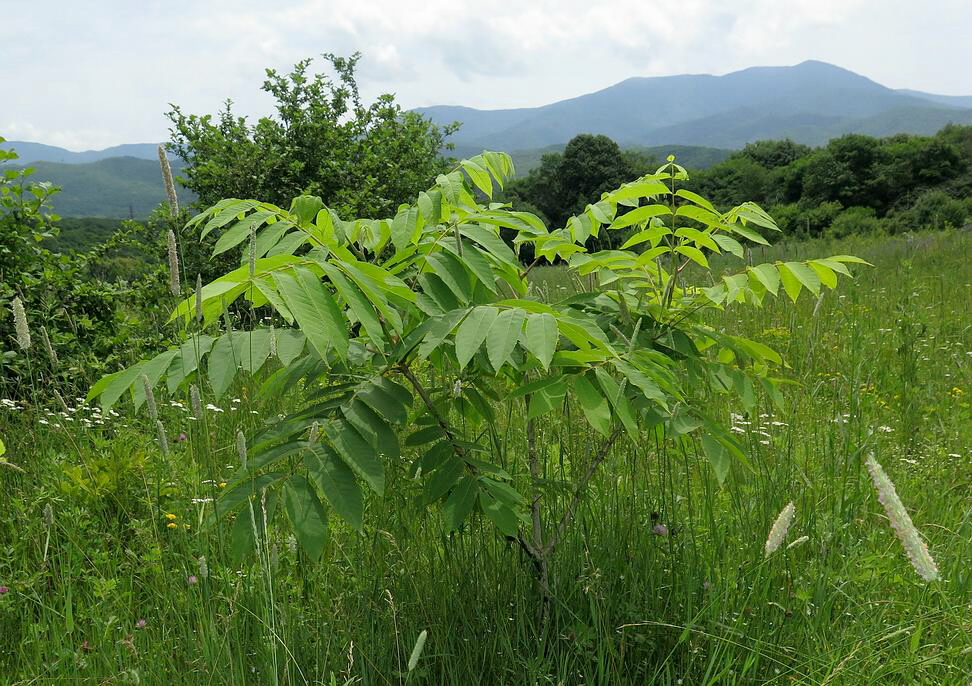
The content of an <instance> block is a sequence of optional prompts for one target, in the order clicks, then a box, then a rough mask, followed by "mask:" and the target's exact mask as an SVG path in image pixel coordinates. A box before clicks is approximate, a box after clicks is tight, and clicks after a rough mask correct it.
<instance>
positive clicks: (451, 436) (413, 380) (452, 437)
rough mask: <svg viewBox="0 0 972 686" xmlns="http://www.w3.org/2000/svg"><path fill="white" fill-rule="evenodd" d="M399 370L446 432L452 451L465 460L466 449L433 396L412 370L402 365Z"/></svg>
mask: <svg viewBox="0 0 972 686" xmlns="http://www.w3.org/2000/svg"><path fill="white" fill-rule="evenodd" d="M398 369H399V370H400V371H401V373H402V376H404V377H405V378H406V379H408V382H409V383H410V384H412V388H414V389H415V392H416V393H418V394H419V397H420V398H422V402H423V403H425V407H426V408H428V410H429V414H431V415H432V417H434V418H435V421H436V422H437V423H438V425H439V427H440V428H441V429H442V431H444V432H445V435H446V439H447V440H448V441H449V443H451V444H452V450H453V451H454V452H455V453H456V455H458V456H459V457H460V458H465V456H466V450H465V448H463V447H462V446H461V445H460V444H459V442H458V439H457V438H456V434H455V432H454V431H453V430H452V427H451V426H450V425H449V423H448V422H447V421H446V420H445V417H443V416H442V415H441V414H439V411H438V410H437V409H436V407H435V404H434V403H433V402H432V396H430V395H429V392H428V391H427V390H426V389H425V386H423V385H422V383H421V382H420V381H419V380H418V378H417V377H416V376H415V374H413V373H412V370H411V369H409V368H408V367H407V366H406V365H401V366H399V367H398Z"/></svg>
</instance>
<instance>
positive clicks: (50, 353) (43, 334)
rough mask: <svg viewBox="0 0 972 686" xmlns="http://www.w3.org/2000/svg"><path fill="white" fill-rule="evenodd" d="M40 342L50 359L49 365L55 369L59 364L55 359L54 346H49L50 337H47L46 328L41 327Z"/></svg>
mask: <svg viewBox="0 0 972 686" xmlns="http://www.w3.org/2000/svg"><path fill="white" fill-rule="evenodd" d="M41 340H42V341H44V348H45V349H46V350H47V356H48V357H50V358H51V364H52V365H54V367H55V368H57V367H59V366H60V364H61V363H60V362H59V361H58V359H57V353H56V352H54V346H52V345H51V337H50V336H48V335H47V327H46V326H42V327H41Z"/></svg>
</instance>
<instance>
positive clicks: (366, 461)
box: [324, 420, 385, 495]
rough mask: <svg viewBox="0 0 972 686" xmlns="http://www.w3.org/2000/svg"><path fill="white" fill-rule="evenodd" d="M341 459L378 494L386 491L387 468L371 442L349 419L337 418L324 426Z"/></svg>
mask: <svg viewBox="0 0 972 686" xmlns="http://www.w3.org/2000/svg"><path fill="white" fill-rule="evenodd" d="M324 432H325V433H326V434H327V437H328V439H329V440H330V442H331V445H332V446H334V449H335V450H336V451H337V453H338V455H340V456H341V459H342V460H344V462H345V463H346V464H347V465H348V466H349V467H350V468H351V469H352V470H354V473H355V474H357V475H358V476H359V477H360V478H361V479H362V480H364V482H365V483H366V484H368V485H369V486H370V487H371V490H373V491H374V492H375V493H377V494H378V495H384V493H385V469H384V467H382V465H381V462H380V461H379V460H378V454H377V452H376V450H375V448H374V447H373V446H372V445H371V443H370V442H369V441H368V440H366V439H365V438H364V437H362V436H361V434H360V433H359V432H358V430H357V429H356V428H355V427H354V425H353V424H351V423H350V422H348V421H345V420H335V421H332V422H329V423H328V424H327V425H326V426H325V427H324Z"/></svg>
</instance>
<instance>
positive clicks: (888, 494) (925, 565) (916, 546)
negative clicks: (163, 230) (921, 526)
mask: <svg viewBox="0 0 972 686" xmlns="http://www.w3.org/2000/svg"><path fill="white" fill-rule="evenodd" d="M864 466H865V467H867V471H868V473H869V474H870V475H871V481H872V482H873V483H874V490H876V491H877V497H878V501H880V503H881V505H883V506H884V511H885V513H886V514H887V515H888V521H890V522H891V528H892V529H894V533H895V534H896V535H897V537H898V540H899V541H901V545H902V547H904V550H905V554H907V556H908V559H909V560H910V561H911V566H912V567H914V568H915V571H916V572H918V575H919V576H920V577H921V578H922V579H924V580H925V581H935V580H936V579H939V578H941V577H940V576H939V574H938V566H937V565H936V564H935V560H934V559H933V558H932V556H931V553H929V552H928V546H927V545H926V544H925V542H924V541H923V540H922V538H921V534H919V533H918V529H916V528H915V525H914V523H913V522H912V521H911V517H910V516H909V515H908V511H907V510H906V509H905V506H904V504H903V503H902V502H901V498H899V497H898V492H897V490H896V489H895V487H894V483H893V482H892V481H891V478H890V477H889V476H888V475H887V473H886V472H885V471H884V468H883V467H881V465H880V464H878V461H877V460H875V459H874V456H873V455H869V456H868V458H867V460H865V461H864Z"/></svg>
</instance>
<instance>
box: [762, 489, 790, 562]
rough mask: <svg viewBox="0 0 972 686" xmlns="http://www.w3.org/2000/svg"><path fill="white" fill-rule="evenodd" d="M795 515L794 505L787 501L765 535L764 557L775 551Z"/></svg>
mask: <svg viewBox="0 0 972 686" xmlns="http://www.w3.org/2000/svg"><path fill="white" fill-rule="evenodd" d="M794 516H796V506H795V505H794V504H793V503H792V502H789V503H787V505H786V507H784V508H783V510H782V511H781V512H780V514H779V515H778V516H777V517H776V521H775V522H773V527H772V528H771V529H770V532H769V536H767V537H766V557H769V556H770V555H772V554H773V553H775V552H776V551H777V550H778V549H779V547H780V545H782V543H783V541H784V539H785V538H786V533H787V532H788V531H789V530H790V524H792V523H793V517H794Z"/></svg>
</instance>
